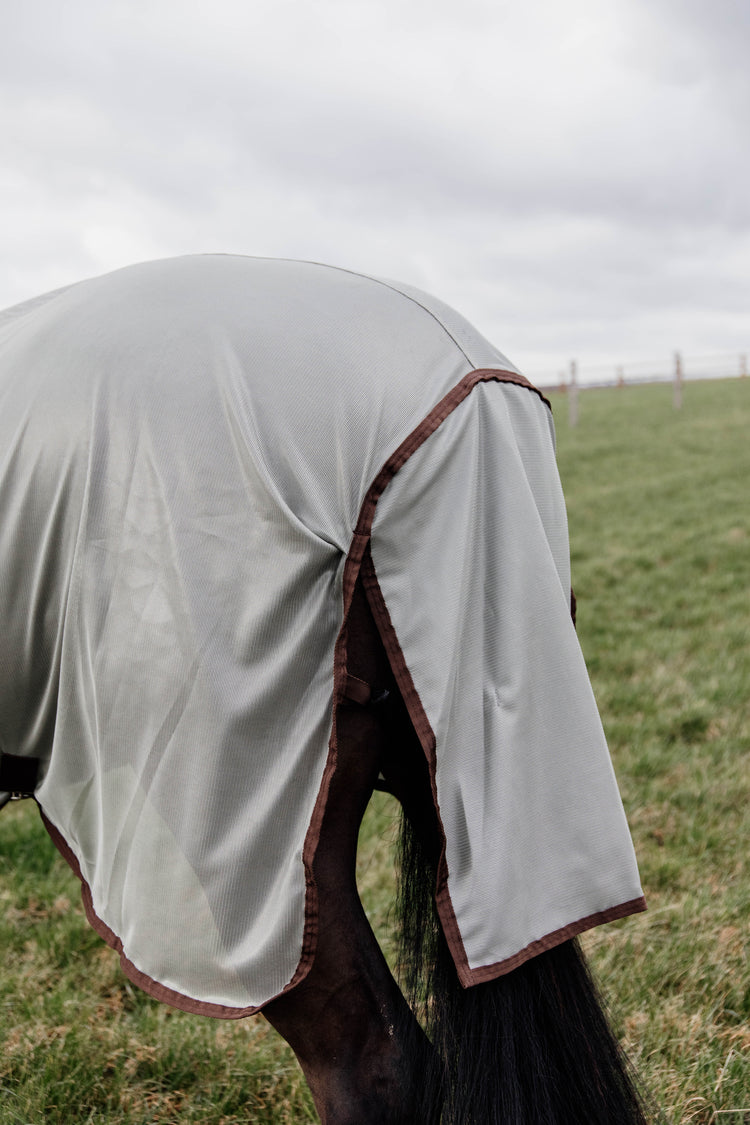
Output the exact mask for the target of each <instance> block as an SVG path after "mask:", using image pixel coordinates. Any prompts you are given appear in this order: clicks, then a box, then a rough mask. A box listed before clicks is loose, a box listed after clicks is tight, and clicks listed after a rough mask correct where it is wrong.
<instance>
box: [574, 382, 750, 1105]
mask: <svg viewBox="0 0 750 1125" xmlns="http://www.w3.org/2000/svg"><path fill="white" fill-rule="evenodd" d="M554 405H555V413H556V418H557V428H558V454H559V464H560V471H561V475H562V479H563V486H564V488H565V492H566V496H567V502H568V515H569V521H570V533H571V544H572V562H573V578H574V585H575V589H576V594H577V597H578V601H579V620H578V631H579V636H580V639H581V644H582V646H583V650H584V653H585V655H586V658H587V662H588V666H589V671H590V674H591V679H592V682H593V685H594V690H595V692H596V695H597V699H598V701H599V706H600V709H601V712H602V718H603V721H604V725H605V728H606V730H607V734H608V737H609V741H610V747H611V750H612V756H613V759H614V762H615V769H616V771H617V774H618V778H619V782H620V788H621V790H622V793H623V799H624V802H625V806H626V810H627V812H628V816H629V820H630V824H631V828H632V831H633V836H634V840H635V845H636V851H637V853H638V858H639V863H640V868H641V875H642V880H643V886H644V889H645V891H646V895H647V898H648V901H649V907H650V909H649V912H648V913H647V914H645V915H641V916H639V917H638V918H633V919H630V920H628V921H625V922H623V923H619V924H617V925H615V926H607V927H603V928H602V929H601V930H597V931H595V932H594V933H592V934H591V935H589V937H588V939H587V941H586V946H587V948H588V949H589V950H590V951H592V954H593V959H594V964H595V966H596V968H597V970H598V973H599V976H600V979H601V981H602V983H603V984H604V986H605V987H606V989H607V991H608V992H609V993H610V994H611V997H612V999H613V1002H614V1003H615V1004H616V1007H617V1010H618V1012H619V1018H620V1020H621V1026H622V1027H623V1029H624V1032H625V1039H626V1041H627V1043H628V1045H629V1048H630V1050H631V1052H632V1054H633V1056H634V1057H635V1058H636V1059H637V1060H638V1063H639V1066H640V1068H641V1070H642V1071H643V1073H644V1074H645V1075H646V1076H647V1078H648V1080H649V1082H650V1084H651V1086H652V1088H653V1090H654V1092H655V1093H656V1094H657V1095H658V1097H659V1098H660V1100H661V1101H662V1104H663V1105H664V1106H665V1108H666V1109H667V1112H668V1114H669V1116H670V1119H672V1120H673V1121H675V1122H688V1121H692V1122H696V1123H698V1122H700V1123H706V1125H708V1123H709V1122H714V1121H715V1122H717V1123H721V1122H726V1123H727V1125H739V1122H741V1121H742V1122H747V1121H750V970H749V968H748V944H747V942H748V929H749V924H750V861H749V853H750V753H749V752H750V502H749V501H748V487H749V486H750V381H748V380H737V381H726V382H721V383H711V382H706V383H695V384H687V385H686V387H685V396H684V407H683V409H682V411H680V412H676V411H675V410H674V409H673V407H672V397H671V388H669V387H658V386H649V387H639V388H634V387H629V388H628V387H626V388H623V389H620V390H611V391H587V392H585V393H584V394H582V395H581V396H580V417H579V425H578V426H577V427H576V428H575V429H574V430H571V429H570V428H569V426H568V425H567V412H566V409H565V406H566V404H565V402H564V399H562V398H560V397H559V396H556V399H555V403H554ZM742 1111H744V1112H742Z"/></svg>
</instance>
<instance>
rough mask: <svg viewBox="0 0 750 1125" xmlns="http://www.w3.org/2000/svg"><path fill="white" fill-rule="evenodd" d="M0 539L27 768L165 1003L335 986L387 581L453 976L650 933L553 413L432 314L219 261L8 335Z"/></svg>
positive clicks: (376, 287) (144, 273)
mask: <svg viewBox="0 0 750 1125" xmlns="http://www.w3.org/2000/svg"><path fill="white" fill-rule="evenodd" d="M0 513H1V514H2V518H1V519H0V623H1V626H2V627H1V628H0V749H2V750H3V751H4V752H5V753H6V754H8V755H14V756H20V757H24V756H28V757H38V758H39V759H40V760H41V763H42V768H41V771H40V779H39V782H38V785H37V788H36V793H35V796H36V799H37V801H38V803H39V805H40V808H41V810H42V812H43V815H44V817H45V821H46V823H47V825H48V828H49V830H50V833H51V835H52V836H53V839H54V840H55V842H56V843H57V845H58V847H59V848H60V849H61V851H62V852H63V854H64V855H65V856H66V858H67V859H68V860H69V862H70V863H71V865H72V866H73V867H74V869H75V870H76V871H77V872H78V873H79V874H80V877H81V879H82V881H83V884H84V901H85V903H86V907H87V912H88V915H89V918H90V920H91V921H92V923H93V924H94V925H95V926H96V927H97V929H98V930H99V932H100V933H102V935H103V936H104V937H105V938H106V939H107V940H108V941H109V942H110V943H111V944H112V945H113V946H114V947H115V948H117V949H118V950H119V951H120V952H121V956H122V960H123V965H124V967H125V970H126V972H128V973H129V975H130V976H131V978H132V979H133V980H135V981H136V982H137V983H139V984H140V985H142V986H143V987H145V988H146V989H147V990H148V991H150V992H151V993H152V994H153V995H156V996H158V997H159V998H161V999H164V1000H167V1001H169V1002H171V1003H173V1004H176V1005H177V1006H179V1007H183V1008H187V1009H188V1010H191V1011H199V1012H205V1013H206V1014H209V1015H216V1016H226V1017H235V1016H239V1015H244V1014H249V1013H250V1012H251V1011H254V1010H256V1009H257V1008H258V1007H260V1006H262V1005H263V1004H264V1003H266V1002H267V1001H269V1000H270V999H271V998H273V997H275V996H277V995H278V994H279V993H281V992H282V991H283V990H284V989H285V988H288V987H290V985H292V984H293V983H295V982H296V981H298V980H299V979H301V976H302V975H303V974H304V973H305V972H306V970H307V968H309V965H310V963H311V958H312V957H313V955H314V937H315V914H316V899H315V887H314V884H313V882H312V880H311V877H310V876H311V863H312V859H313V856H314V853H315V845H316V838H317V837H316V833H317V831H318V829H319V824H320V817H321V811H322V809H323V808H324V806H325V800H326V780H325V779H326V772H325V771H326V764H327V762H328V761H329V756H330V755H331V753H332V730H333V729H334V728H333V723H332V719H333V713H334V705H335V702H336V700H337V698H339V697H340V695H341V692H342V690H343V688H342V684H343V682H344V680H345V672H346V653H345V644H344V643H343V638H344V631H343V630H342V625H343V623H344V617H345V612H346V607H347V604H348V599H349V598H350V597H351V592H352V589H353V586H354V583H355V581H356V579H357V576H358V574H359V572H360V570H361V568H362V567H366V568H367V570H368V575H369V585H370V589H371V591H372V593H373V604H374V606H375V607H376V618H377V619H378V620H379V625H380V627H381V629H382V632H383V635H384V637H386V639H387V642H388V644H387V647H388V652H389V656H390V659H391V661H392V664H393V668H394V672H395V674H396V677H397V680H398V683H399V685H400V687H401V690H402V692H403V694H404V697H405V699H406V700H407V703H408V706H409V708H410V711H411V715H412V719H413V722H414V725H415V727H416V729H417V731H418V733H419V735H420V739H421V740H422V744H423V746H424V749H425V753H426V754H427V756H428V758H429V760H430V762H431V765H432V768H433V771H434V779H435V785H436V792H437V801H438V807H439V814H440V818H441V823H442V826H443V829H444V832H445V841H446V862H445V864H444V866H443V870H442V874H441V878H440V881H439V886H438V889H437V893H438V905H439V909H440V914H441V918H442V921H443V925H444V928H445V932H446V935H447V937H448V940H449V943H450V946H451V950H452V952H453V956H454V959H455V961H456V965H457V968H458V971H459V975H460V978H461V980H462V982H463V983H464V984H466V985H469V984H472V983H475V982H477V981H480V980H483V979H489V978H491V977H493V976H496V975H498V974H499V973H502V972H505V971H507V970H508V969H510V968H512V967H513V966H514V965H515V964H518V963H520V962H521V961H523V960H524V959H526V958H528V957H529V956H531V955H533V954H534V953H535V952H538V951H539V950H540V949H542V948H545V947H546V946H548V945H551V944H555V943H556V942H558V941H561V940H562V939H563V938H564V937H566V936H570V935H572V934H574V933H577V932H580V931H581V930H584V929H586V928H588V927H590V926H592V925H595V924H597V923H599V922H601V921H606V920H608V919H610V918H616V917H620V916H622V915H624V914H628V913H632V912H634V911H636V910H639V909H642V908H643V900H642V897H641V889H640V886H639V882H638V873H637V869H636V864H635V859H634V855H633V849H632V844H631V841H630V835H629V832H628V828H627V825H626V821H625V816H624V813H623V809H622V805H621V802H620V797H619V794H618V791H617V786H616V782H615V779H614V775H613V772H612V767H611V764H610V759H609V754H608V750H607V747H606V743H605V740H604V735H603V732H602V727H601V724H600V721H599V717H598V713H597V709H596V705H595V703H594V699H593V696H592V692H591V688H590V685H589V680H588V677H587V674H586V670H585V667H584V663H583V659H582V656H581V652H580V649H579V646H578V643H577V640H576V635H575V631H574V627H573V625H572V623H571V619H570V613H569V591H570V574H569V561H568V543H567V524H566V516H565V508H564V503H563V498H562V493H561V489H560V483H559V479H558V475H557V469H556V465H555V453H554V434H553V428H552V421H551V414H550V411H549V408H548V406H547V405H546V404H545V402H544V401H543V400H542V398H541V396H540V395H539V394H537V393H534V390H533V388H530V386H529V385H528V384H526V383H525V381H524V380H523V379H522V377H521V376H520V375H519V374H518V372H517V371H516V370H515V368H514V367H513V366H512V364H510V363H509V362H508V360H507V359H506V358H505V357H504V356H503V355H502V354H501V353H500V352H498V351H497V350H496V349H495V348H494V347H492V346H491V345H490V344H488V343H487V341H486V340H484V339H483V338H482V337H481V336H480V335H479V334H478V333H477V332H476V331H475V330H474V329H473V328H472V327H471V326H470V325H469V324H467V323H466V322H465V321H464V320H463V319H462V318H461V317H460V316H458V315H457V314H456V313H455V312H453V311H452V310H451V309H448V308H447V307H445V306H444V305H442V304H441V303H440V302H438V301H436V300H435V299H434V298H432V297H429V296H427V295H425V294H423V293H421V292H418V291H417V290H413V289H411V288H408V287H405V286H400V285H396V284H394V283H392V282H385V281H381V280H376V279H373V278H369V277H365V276H362V275H358V274H354V273H351V272H348V271H345V270H338V269H333V268H331V267H327V266H321V265H316V264H312V263H302V262H291V261H274V260H268V259H253V258H244V257H233V256H224V255H206V256H198V257H188V258H181V259H175V260H168V261H159V262H153V263H148V264H144V265H139V266H132V267H128V268H126V269H122V270H119V271H117V272H115V273H112V274H109V275H107V276H104V277H100V278H96V279H94V280H91V281H85V282H82V283H80V284H78V285H73V286H70V287H68V288H66V289H62V290H58V291H57V292H55V293H51V294H49V295H47V296H45V297H41V298H38V299H37V300H35V301H31V302H28V303H26V304H25V305H21V306H17V307H15V308H13V309H10V310H8V311H7V312H6V313H4V314H0Z"/></svg>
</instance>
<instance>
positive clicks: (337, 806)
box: [264, 590, 429, 1125]
mask: <svg viewBox="0 0 750 1125" xmlns="http://www.w3.org/2000/svg"><path fill="white" fill-rule="evenodd" d="M355 627H356V634H357V636H358V637H359V639H360V642H361V641H362V640H364V641H365V642H367V643H364V644H358V645H357V646H356V649H355V653H356V651H359V652H360V659H361V660H363V661H364V665H365V666H361V665H360V666H359V667H354V668H353V667H352V654H351V652H350V660H349V668H350V671H353V672H354V673H355V674H356V675H358V676H361V678H362V679H365V680H366V681H367V682H369V683H371V684H377V683H378V682H379V678H378V677H379V676H382V677H383V678H384V679H386V678H387V677H388V675H389V673H388V670H387V662H386V661H385V656H384V654H383V653H382V651H381V650H380V649H379V645H378V643H377V634H376V633H375V631H374V625H372V623H371V620H370V619H369V611H367V609H366V606H365V605H364V599H363V598H362V596H361V593H360V591H359V590H358V591H357V593H356V594H355V605H354V607H353V612H352V632H353V633H354V632H355ZM370 630H372V631H371V632H370ZM370 641H371V642H372V643H371V644H370V643H369V642H370ZM351 647H353V646H351ZM355 659H356V655H355ZM368 663H369V664H370V665H371V667H367V666H366V665H367V664H368ZM383 737H384V735H383V728H382V725H381V723H380V722H379V720H378V718H377V714H376V713H375V712H374V711H372V710H370V709H368V708H365V707H359V706H357V705H356V704H352V705H346V706H344V707H342V708H340V709H339V712H338V715H337V743H338V761H337V765H336V770H335V773H334V775H333V777H332V779H331V784H330V790H329V795H328V801H327V805H326V811H325V815H324V818H323V823H322V828H321V833H320V841H319V844H318V848H317V852H316V857H315V861H314V867H313V870H314V875H315V881H316V884H317V890H318V903H319V931H318V939H317V947H316V951H315V960H314V962H313V965H312V968H311V969H310V971H309V973H308V975H307V977H306V978H305V979H304V980H303V981H302V982H301V983H300V984H299V985H298V986H297V987H296V988H294V989H293V990H292V991H290V992H289V993H287V994H286V995H284V996H282V997H280V998H279V999H277V1000H274V1001H273V1002H272V1003H270V1004H268V1005H267V1006H266V1008H265V1009H264V1015H265V1016H266V1018H267V1019H268V1020H269V1022H270V1023H271V1024H272V1025H273V1026H274V1027H275V1028H276V1029H277V1031H279V1032H280V1033H281V1035H283V1037H284V1038H285V1039H286V1040H287V1042H288V1043H289V1044H290V1046H291V1047H292V1049H293V1051H294V1052H295V1054H296V1056H297V1058H298V1060H299V1062H300V1065H301V1066H302V1069H303V1071H304V1074H305V1077H306V1079H307V1081H308V1084H309V1086H310V1089H311V1090H312V1094H313V1098H314V1100H315V1105H316V1108H317V1110H318V1112H319V1114H320V1116H321V1119H322V1121H323V1122H324V1123H325V1125H414V1123H415V1122H416V1121H417V1120H418V1117H417V1112H416V1110H415V1090H414V1087H415V1077H416V1076H415V1073H414V1070H415V1066H414V1061H415V1058H417V1057H418V1056H419V1052H420V1051H421V1050H428V1049H429V1048H428V1045H427V1042H426V1040H425V1039H424V1037H423V1034H422V1032H421V1030H420V1029H419V1027H418V1025H417V1023H416V1021H415V1019H414V1017H413V1016H412V1014H411V1011H410V1010H409V1008H408V1006H407V1004H406V1001H405V1000H404V998H403V996H402V994H401V992H400V991H399V989H398V986H397V985H396V983H395V981H394V979H393V977H392V975H391V973H390V970H389V969H388V966H387V964H386V961H385V958H384V957H383V954H382V952H381V950H380V948H379V946H378V944H377V941H376V940H375V936H374V934H373V932H372V930H371V928H370V925H369V923H368V921H367V918H366V916H365V913H364V910H363V908H362V904H361V902H360V900H359V895H358V893H357V887H356V881H355V857H356V848H357V836H358V832H359V826H360V823H361V820H362V816H363V814H364V811H365V808H366V806H367V803H368V801H369V799H370V796H371V794H372V790H373V787H374V785H375V782H376V780H377V776H378V771H379V768H380V766H379V761H380V757H381V753H382V742H383Z"/></svg>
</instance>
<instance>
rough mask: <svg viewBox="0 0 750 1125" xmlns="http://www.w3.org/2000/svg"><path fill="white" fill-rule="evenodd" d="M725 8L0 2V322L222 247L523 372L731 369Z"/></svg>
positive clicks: (591, 1) (735, 270)
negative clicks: (648, 366)
mask: <svg viewBox="0 0 750 1125" xmlns="http://www.w3.org/2000/svg"><path fill="white" fill-rule="evenodd" d="M749 54H750V0H710V3H709V2H707V0H523V2H520V0H519V2H516V3H514V4H509V3H505V2H504V0H457V2H456V3H452V4H448V3H447V2H446V0H373V2H369V0H304V2H303V0H202V2H200V3H198V2H197V0H66V2H65V3H62V2H61V0H5V4H4V6H3V31H2V36H1V37H0V135H1V136H2V138H3V141H2V148H1V149H0V154H1V156H0V307H4V306H6V305H9V304H13V303H15V302H17V301H20V300H23V299H25V298H26V297H29V296H32V295H35V294H36V293H40V292H44V291H46V290H48V289H52V288H55V287H57V286H60V285H63V284H67V283H68V282H71V281H76V280H79V279H80V278H83V277H88V276H92V275H95V274H98V273H103V272H105V271H107V270H110V269H114V268H117V267H119V266H122V265H126V264H128V263H131V262H137V261H142V260H145V259H149V258H159V257H168V256H171V255H177V254H187V253H199V252H206V251H209V252H213V251H226V252H237V253H243V254H258V255H270V256H275V257H276V256H278V257H294V258H306V259H314V260H317V261H324V262H330V263H332V264H334V265H342V266H346V267H348V268H352V269H358V270H362V271H363V272H366V273H375V274H378V275H381V276H386V277H393V278H398V279H400V280H402V281H406V282H410V283H412V284H415V285H418V286H421V287H422V288H424V289H427V290H429V291H431V292H433V293H435V294H437V295H438V296H439V297H441V298H442V299H443V300H445V301H447V302H448V303H450V304H452V305H454V306H455V307H456V308H458V309H459V310H460V311H461V312H463V313H464V315H466V316H467V317H468V318H469V319H470V320H472V321H473V322H474V323H475V324H476V326H477V327H478V328H479V329H480V330H481V331H482V332H483V333H484V334H485V335H486V336H488V337H489V338H490V339H492V340H493V342H495V343H496V344H497V345H498V346H499V347H500V348H501V349H502V350H503V351H505V352H506V354H507V355H509V356H510V358H511V359H513V360H514V362H516V363H517V364H518V365H519V366H520V367H521V368H522V369H523V370H525V371H527V372H529V373H530V374H533V375H535V376H536V375H539V374H541V373H543V372H549V374H550V376H551V377H554V375H555V374H556V373H557V372H558V371H559V370H561V369H562V368H564V367H565V365H566V363H567V361H568V360H569V359H570V358H571V357H577V358H578V360H579V362H580V363H581V365H582V368H583V370H584V373H585V369H586V367H587V366H589V367H592V365H598V364H601V363H611V364H615V363H619V362H625V363H627V362H628V361H631V360H632V361H634V360H638V359H640V360H653V359H657V358H658V357H660V356H664V357H665V360H666V361H667V362H668V361H669V357H671V354H672V352H673V350H674V349H676V348H679V349H681V350H682V351H683V352H684V353H685V354H686V355H687V356H690V355H695V356H702V355H706V354H713V353H717V352H721V353H730V352H741V351H748V350H750V312H749V310H750V143H748V142H750V66H749V65H748V56H749Z"/></svg>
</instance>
